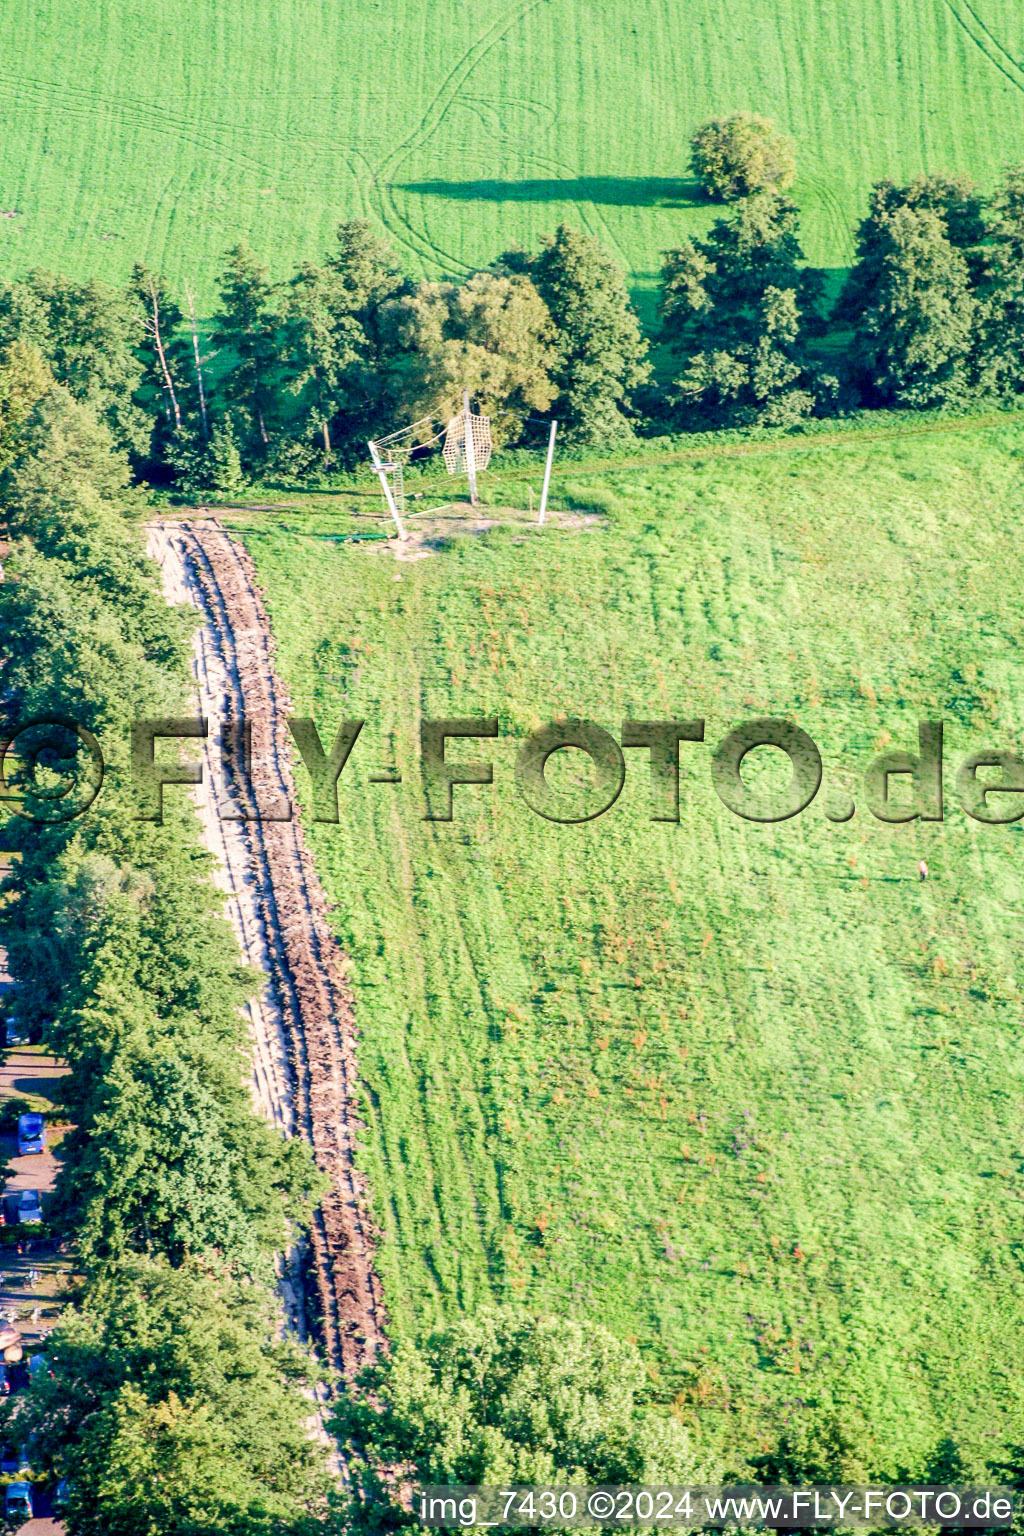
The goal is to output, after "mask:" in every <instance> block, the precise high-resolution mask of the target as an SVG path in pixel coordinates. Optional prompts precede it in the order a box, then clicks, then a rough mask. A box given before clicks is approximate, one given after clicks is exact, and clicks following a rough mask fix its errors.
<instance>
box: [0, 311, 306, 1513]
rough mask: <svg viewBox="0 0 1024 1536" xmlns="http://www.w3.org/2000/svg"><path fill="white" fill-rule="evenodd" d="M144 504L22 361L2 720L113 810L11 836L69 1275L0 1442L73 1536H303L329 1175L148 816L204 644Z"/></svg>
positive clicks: (0, 614) (2, 381)
mask: <svg viewBox="0 0 1024 1536" xmlns="http://www.w3.org/2000/svg"><path fill="white" fill-rule="evenodd" d="M79 383H80V384H82V385H84V390H83V392H84V393H88V392H89V390H90V389H91V388H95V389H96V390H97V391H100V392H101V391H102V389H103V387H105V386H104V380H103V379H101V380H99V381H95V380H93V378H92V377H91V375H86V374H82V375H79ZM136 496H137V493H135V492H132V491H131V490H130V488H129V469H128V464H127V461H126V458H125V456H124V454H123V453H121V452H119V451H117V450H116V449H115V448H114V444H113V440H112V435H111V431H110V429H109V428H108V426H106V425H105V424H104V423H103V422H102V421H101V420H100V418H99V416H98V415H97V412H96V410H95V409H94V407H93V405H92V404H90V403H88V401H86V400H77V399H75V398H74V397H73V395H72V394H71V392H70V391H69V389H68V388H66V387H65V386H64V385H62V384H58V383H57V382H56V380H55V378H54V376H53V373H52V372H51V370H50V369H49V367H48V365H47V363H46V362H45V360H44V358H43V356H42V354H41V353H40V352H39V350H38V349H37V348H36V347H35V346H34V345H33V344H32V343H30V342H26V341H25V340H16V341H14V342H12V343H10V344H8V345H7V346H6V347H5V348H4V350H3V351H2V352H0V507H2V509H3V518H4V521H5V522H6V531H7V536H8V538H9V540H10V548H9V554H8V557H7V558H6V559H5V563H4V580H3V581H2V583H0V633H2V635H3V663H2V668H0V686H2V693H3V699H4V704H3V719H2V721H0V724H2V725H3V726H4V727H6V728H11V727H13V726H15V725H16V724H17V723H18V722H23V721H25V720H28V719H30V718H32V717H39V716H52V715H60V716H72V717H74V718H75V719H76V720H77V721H78V722H80V723H81V724H82V725H84V726H85V727H86V728H87V729H88V730H90V731H92V732H93V733H94V735H95V736H96V737H97V738H98V739H99V740H101V741H102V743H103V747H104V755H105V757H106V758H107V775H106V780H105V782H104V789H103V802H102V804H103V811H102V814H95V813H92V814H86V815H83V816H81V817H79V818H78V819H77V820H72V821H68V822H66V823H63V824H57V825H50V826H42V825H38V824H30V823H28V822H27V821H25V820H22V819H20V818H18V817H16V816H11V817H9V818H8V819H7V821H6V824H5V825H4V829H3V835H4V846H5V848H9V849H13V850H14V851H16V852H17V853H18V854H19V855H20V856H19V857H18V858H17V859H16V860H14V861H13V865H12V874H11V876H10V877H9V879H8V880H7V882H6V886H5V890H4V893H3V900H2V901H0V934H2V941H3V943H4V944H5V945H6V947H7V949H8V952H9V957H10V967H11V971H12V974H13V975H14V976H15V977H16V979H17V983H18V1011H19V1015H20V1016H21V1017H23V1018H24V1021H25V1024H26V1025H27V1026H28V1028H29V1029H30V1031H31V1033H32V1036H33V1038H40V1037H41V1039H42V1042H43V1044H44V1045H45V1046H46V1047H47V1048H48V1049H49V1050H51V1051H53V1052H54V1053H55V1054H56V1055H57V1056H58V1057H61V1058H63V1059H64V1060H65V1061H66V1062H67V1064H68V1067H69V1069H70V1070H69V1073H68V1075H67V1076H66V1077H65V1078H63V1079H62V1080H61V1086H60V1093H61V1098H62V1103H61V1109H62V1112H63V1114H64V1115H66V1117H67V1118H68V1119H69V1120H70V1121H71V1122H72V1126H73V1128H72V1130H71V1131H70V1132H69V1134H68V1135H67V1136H66V1137H65V1140H64V1144H63V1149H62V1159H63V1161H62V1167H61V1170H60V1174H59V1177H58V1182H57V1189H56V1193H55V1197H54V1206H53V1210H52V1212H51V1215H50V1219H51V1220H52V1223H53V1224H54V1225H55V1226H56V1228H57V1230H59V1231H63V1232H65V1233H67V1234H68V1237H69V1239H70V1240H71V1242H72V1247H73V1254H74V1260H73V1263H74V1270H75V1273H76V1275H77V1276H78V1277H79V1279H78V1282H77V1285H76V1289H75V1291H74V1293H73V1295H72V1297H71V1299H70V1301H69V1303H68V1305H67V1306H66V1307H65V1309H64V1311H63V1314H62V1317H61V1320H60V1322H59V1323H58V1326H57V1328H56V1329H55V1331H54V1333H53V1334H52V1335H51V1338H50V1341H49V1344H48V1347H47V1365H48V1369H47V1370H46V1371H43V1372H41V1373H39V1375H38V1376H36V1377H35V1378H34V1379H33V1383H32V1386H31V1389H30V1390H29V1391H28V1392H26V1393H17V1394H15V1395H14V1396H12V1397H11V1398H8V1399H6V1400H5V1401H4V1404H3V1406H2V1408H0V1420H2V1422H0V1438H2V1439H3V1440H4V1442H5V1443H10V1444H15V1445H26V1444H27V1446H28V1454H29V1458H30V1461H31V1464H32V1466H33V1470H34V1472H35V1473H37V1474H51V1475H52V1476H53V1477H54V1478H59V1477H64V1478H67V1479H69V1483H70V1504H69V1510H68V1522H69V1529H71V1530H72V1531H74V1532H83V1533H93V1532H94V1533H97V1536H98V1533H100V1532H102V1533H105V1536H112V1533H123V1536H136V1533H137V1536H142V1533H147V1536H149V1533H155V1532H158V1531H159V1532H168V1533H172V1532H176V1533H182V1536H184V1533H195V1536H198V1533H199V1532H214V1531H218V1532H219V1531H225V1532H227V1531H231V1532H246V1533H253V1536H255V1533H260V1536H267V1533H270V1532H275V1533H284V1532H292V1533H296V1536H298V1533H301V1532H304V1531H307V1530H310V1529H313V1528H317V1529H320V1528H322V1519H323V1512H324V1509H325V1489H326V1486H327V1479H326V1471H325V1467H324V1464H323V1458H322V1455H321V1453H320V1451H319V1449H318V1447H317V1446H316V1444H315V1443H314V1442H313V1441H311V1440H310V1438H309V1435H308V1429H307V1421H308V1416H309V1411H310V1403H309V1397H308V1391H309V1388H310V1386H311V1384H312V1382H313V1380H314V1379H315V1369H314V1364H313V1361H312V1358H311V1356H310V1355H309V1354H308V1352H306V1351H305V1350H302V1349H300V1348H299V1347H298V1346H297V1345H296V1344H293V1343H290V1342H286V1341H284V1340H282V1339H279V1337H278V1334H279V1308H278V1305H277V1300H276V1296H275V1289H274V1284H275V1281H274V1268H273V1256H274V1254H275V1253H276V1252H278V1251H280V1250H281V1248H282V1247H284V1246H285V1245H286V1244H287V1243H288V1241H289V1233H290V1232H291V1231H292V1230H294V1229H295V1228H296V1227H301V1225H302V1224H303V1223H304V1222H305V1221H306V1220H307V1217H308V1213H309V1210H310V1208H311V1206H312V1204H313V1203H315V1201H316V1200H317V1199H318V1198H319V1195H320V1192H321V1189H322V1181H321V1175H320V1174H319V1172H318V1170H317V1169H316V1167H315V1165H314V1163H313V1160H312V1156H311V1154H310V1152H309V1150H308V1148H307V1147H306V1146H305V1145H304V1144H303V1143H301V1142H299V1141H295V1140H291V1141H285V1140H282V1139H281V1137H280V1136H279V1135H278V1134H277V1133H276V1132H275V1131H274V1129H273V1128H272V1127H271V1126H270V1125H269V1124H268V1123H267V1122H265V1121H264V1120H263V1119H262V1118H261V1117H260V1116H259V1115H258V1114H257V1113H256V1111H255V1110H254V1108H253V1105H252V1102H251V1096H250V1090H249V1081H248V1078H249V1073H248V1066H247V1061H248V1051H249V1041H248V1038H247V1034H246V1028H245V1024H244V1021H243V1018H242V1015H241V1013H240V1011H239V1010H240V1008H241V1005H242V1003H243V1002H244V1001H245V999H246V998H247V996H249V995H250V994H251V993H252V991H253V990H254V987H255V986H256V985H257V978H255V977H254V976H252V975H250V974H249V973H248V972H246V971H245V970H244V969H243V968H242V966H241V965H240V962H239V955H238V949H237V944H236V941H235V938H234V935H233V933H232V932H231V930H230V928H229V926H228V924H227V922H226V920H225V918H224V917H223V915H222V900H221V898H220V896H219V895H218V894H217V892H216V891H215V889H214V887H213V885H212V882H211V880H210V860H209V858H208V856H207V855H206V854H205V853H204V852H203V851H202V849H201V847H200V843H199V838H198V827H197V823H196V820H195V817H194V815H193V813H192V810H191V807H190V806H189V805H188V803H187V802H186V800H185V797H184V796H171V797H168V804H167V807H166V812H165V821H164V824H163V825H160V826H157V825H152V824H145V823H141V822H138V821H136V820H134V819H133V815H132V805H131V801H130V796H129V783H128V777H129V765H128V761H127V748H126V746H125V743H126V742H127V740H128V731H129V725H130V722H131V721H132V720H133V719H135V718H138V717H139V716H150V717H152V716H155V715H163V714H168V713H170V714H175V713H181V712H184V711H185V706H186V703H187V697H188V685H189V674H188V669H187V666H186V658H187V655H188V649H189V638H190V630H191V621H190V620H189V618H188V617H187V616H186V615H185V614H183V613H182V612H181V611H178V610H174V609H171V608H169V607H168V606H167V604H166V603H165V602H164V599H163V596H162V593H161V590H160V586H159V581H158V579H157V572H156V568H155V566H154V565H153V564H152V562H150V561H149V560H148V559H147V558H146V556H145V555H144V553H143V551H142V548H141V544H140V539H139V528H138V518H137V512H138V507H137V504H136V500H135V498H136ZM6 767H7V771H8V773H10V771H11V767H12V762H11V758H10V757H8V760H7V765H6ZM40 771H43V769H42V768H40ZM175 802H176V803H175Z"/></svg>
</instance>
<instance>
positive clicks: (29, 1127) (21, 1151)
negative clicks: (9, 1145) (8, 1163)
mask: <svg viewBox="0 0 1024 1536" xmlns="http://www.w3.org/2000/svg"><path fill="white" fill-rule="evenodd" d="M45 1151H46V1121H45V1120H44V1118H43V1116H42V1115H37V1114H28V1115H19V1116H18V1156H19V1157H27V1156H28V1155H29V1154H30V1153H32V1152H45Z"/></svg>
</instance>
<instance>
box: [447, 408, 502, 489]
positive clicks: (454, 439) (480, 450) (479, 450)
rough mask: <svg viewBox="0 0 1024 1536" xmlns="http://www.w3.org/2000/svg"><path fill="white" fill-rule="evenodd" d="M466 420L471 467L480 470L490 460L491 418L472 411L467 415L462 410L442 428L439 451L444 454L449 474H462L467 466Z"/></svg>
mask: <svg viewBox="0 0 1024 1536" xmlns="http://www.w3.org/2000/svg"><path fill="white" fill-rule="evenodd" d="M467 420H468V422H469V440H470V442H471V443H472V445H473V467H474V468H475V469H476V470H477V471H482V470H485V469H486V468H487V466H488V464H489V463H490V462H491V418H490V417H489V416H474V415H473V414H472V412H471V413H470V414H469V416H468V417H467V415H466V412H465V411H464V410H462V411H460V412H459V413H458V415H457V416H453V417H452V419H451V421H449V423H448V425H447V426H446V427H445V429H444V446H443V447H442V449H441V452H442V454H443V456H444V463H445V468H446V469H447V471H448V473H449V474H450V475H464V474H466V472H467V470H468V468H469V463H468V460H467V456H466V422H467Z"/></svg>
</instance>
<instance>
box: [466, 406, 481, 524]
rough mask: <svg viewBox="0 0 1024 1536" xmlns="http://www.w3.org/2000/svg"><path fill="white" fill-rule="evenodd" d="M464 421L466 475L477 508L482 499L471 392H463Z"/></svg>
mask: <svg viewBox="0 0 1024 1536" xmlns="http://www.w3.org/2000/svg"><path fill="white" fill-rule="evenodd" d="M462 419H463V422H464V424H465V429H466V473H467V475H468V476H469V501H470V505H471V506H473V507H475V506H476V505H477V503H478V502H479V500H480V498H479V496H478V495H477V493H476V446H475V444H474V442H473V430H472V427H471V426H470V421H469V390H468V389H464V390H463V391H462Z"/></svg>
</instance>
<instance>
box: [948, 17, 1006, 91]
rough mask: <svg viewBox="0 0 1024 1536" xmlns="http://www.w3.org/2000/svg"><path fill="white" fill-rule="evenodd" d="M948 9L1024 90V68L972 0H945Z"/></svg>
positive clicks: (987, 56)
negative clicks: (985, 20) (976, 8)
mask: <svg viewBox="0 0 1024 1536" xmlns="http://www.w3.org/2000/svg"><path fill="white" fill-rule="evenodd" d="M944 4H945V6H946V9H947V10H948V11H949V12H950V14H951V15H952V17H953V19H954V20H955V21H956V22H957V23H958V24H959V25H960V26H961V27H962V28H963V30H964V31H965V32H966V33H967V36H968V37H969V38H970V39H971V42H972V43H974V44H975V46H976V47H977V48H980V49H981V52H982V53H983V54H984V55H985V57H986V59H988V61H989V63H990V64H994V65H995V67H996V69H998V71H999V73H1000V74H1001V75H1005V76H1006V78H1007V80H1009V82H1010V84H1011V85H1015V86H1016V87H1017V89H1018V91H1024V68H1022V66H1021V65H1020V64H1019V63H1018V61H1017V60H1016V59H1015V58H1014V56H1013V54H1012V53H1010V52H1009V51H1008V50H1007V49H1006V48H1004V47H1003V45H1002V43H1001V42H1000V41H999V39H998V38H997V37H996V35H995V33H994V32H992V31H991V30H990V29H989V28H988V27H987V26H986V25H985V23H984V22H983V21H982V19H981V17H980V16H979V15H978V13H977V11H976V10H975V9H974V6H973V5H971V4H970V0H944Z"/></svg>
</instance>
